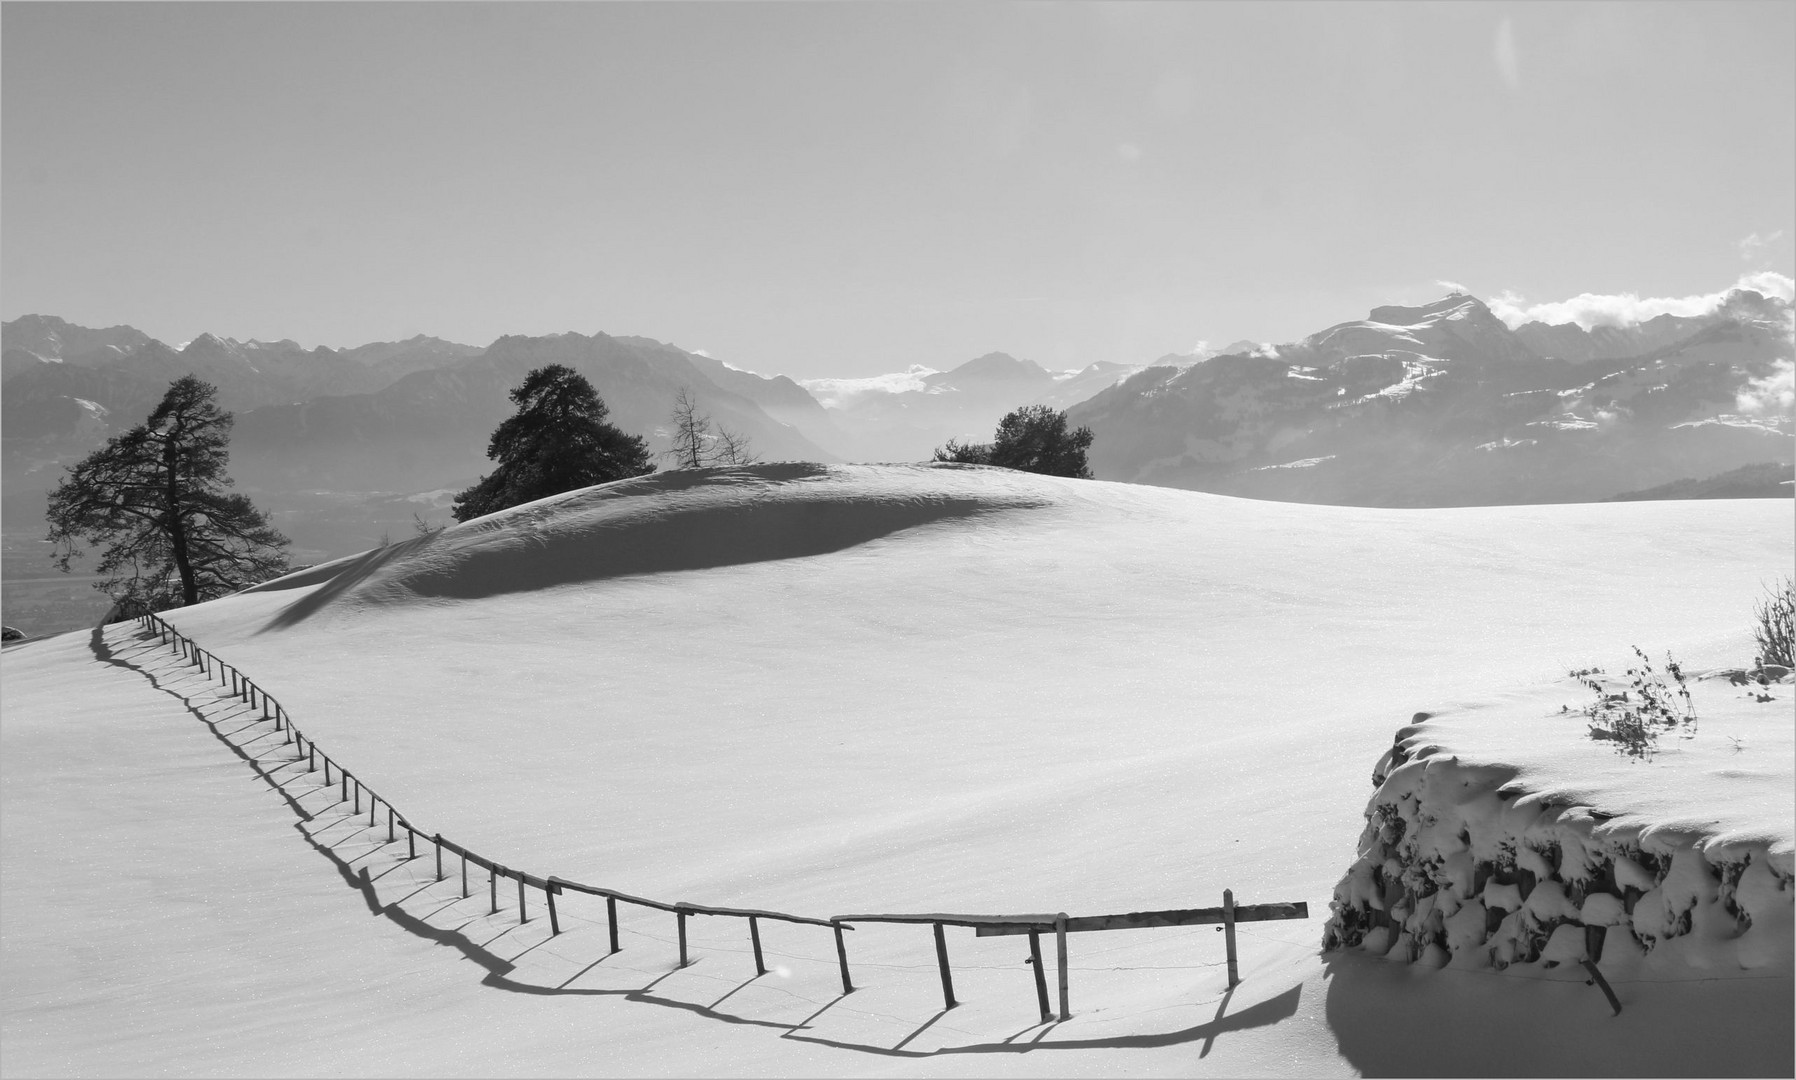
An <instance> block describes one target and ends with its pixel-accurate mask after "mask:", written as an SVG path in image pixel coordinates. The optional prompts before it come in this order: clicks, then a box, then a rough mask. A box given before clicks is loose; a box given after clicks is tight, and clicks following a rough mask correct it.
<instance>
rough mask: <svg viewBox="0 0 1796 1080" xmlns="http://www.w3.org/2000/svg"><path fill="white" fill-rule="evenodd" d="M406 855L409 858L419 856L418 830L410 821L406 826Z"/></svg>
mask: <svg viewBox="0 0 1796 1080" xmlns="http://www.w3.org/2000/svg"><path fill="white" fill-rule="evenodd" d="M405 857H406V858H408V859H415V858H417V857H418V830H416V829H414V828H412V826H411V823H410V822H407V823H406V826H405Z"/></svg>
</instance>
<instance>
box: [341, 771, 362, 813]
mask: <svg viewBox="0 0 1796 1080" xmlns="http://www.w3.org/2000/svg"><path fill="white" fill-rule="evenodd" d="M337 780H338V782H339V784H340V785H341V792H340V794H338V796H337V801H338V802H348V801H349V774H348V773H346V772H344V771H343V766H341V765H339V766H337ZM361 809H362V807H361V805H360V804H359V803H358V804H357V805H356V812H357V813H360V812H361Z"/></svg>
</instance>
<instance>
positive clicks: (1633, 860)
mask: <svg viewBox="0 0 1796 1080" xmlns="http://www.w3.org/2000/svg"><path fill="white" fill-rule="evenodd" d="M1732 675H1733V677H1732V678H1729V677H1728V676H1727V675H1724V674H1719V673H1717V674H1712V675H1711V676H1710V677H1709V678H1706V679H1702V680H1699V681H1698V683H1697V685H1696V687H1695V692H1694V694H1693V700H1694V704H1695V711H1696V714H1697V716H1698V719H1699V727H1698V728H1697V729H1696V730H1695V731H1691V732H1688V735H1689V738H1688V739H1680V738H1679V736H1678V734H1677V733H1676V732H1675V731H1667V732H1666V733H1665V734H1664V735H1663V736H1662V737H1661V738H1662V740H1663V741H1662V744H1661V746H1660V749H1659V751H1658V753H1656V754H1654V755H1653V757H1652V758H1651V760H1649V761H1642V760H1633V759H1630V758H1628V757H1627V756H1625V755H1618V754H1616V753H1615V752H1613V751H1611V750H1610V749H1609V747H1608V744H1606V743H1603V742H1597V741H1594V740H1583V741H1580V739H1579V736H1580V735H1581V734H1582V732H1581V730H1580V729H1581V728H1582V726H1583V725H1582V724H1581V723H1580V721H1582V719H1583V717H1582V715H1581V714H1580V713H1578V712H1576V711H1571V712H1569V713H1568V712H1565V711H1562V710H1561V709H1552V708H1549V707H1545V701H1544V700H1543V699H1542V698H1541V697H1540V696H1538V695H1537V696H1532V697H1526V698H1523V699H1522V700H1519V701H1513V702H1507V703H1505V704H1504V705H1503V706H1502V707H1500V708H1496V709H1492V710H1489V711H1488V712H1484V713H1481V714H1477V715H1468V714H1460V715H1448V716H1445V717H1442V718H1439V719H1435V718H1427V719H1421V722H1419V723H1416V724H1412V725H1411V726H1409V727H1406V728H1404V729H1402V731H1400V732H1399V733H1398V737H1397V743H1396V745H1395V746H1394V747H1393V748H1392V749H1391V750H1390V751H1388V752H1387V753H1386V754H1385V756H1384V757H1383V758H1382V759H1380V761H1379V763H1378V766H1377V767H1376V769H1375V770H1374V773H1373V781H1374V783H1375V784H1376V785H1377V792H1376V794H1374V795H1373V797H1372V801H1371V803H1370V804H1369V805H1368V806H1367V808H1366V828H1365V831H1364V833H1362V835H1361V837H1360V849H1359V859H1358V860H1357V861H1355V862H1354V864H1353V866H1352V868H1351V869H1350V870H1349V871H1348V873H1347V875H1346V876H1345V877H1344V878H1343V879H1342V880H1341V882H1340V884H1339V885H1337V886H1336V887H1335V895H1334V900H1333V901H1332V904H1331V907H1332V909H1333V917H1332V918H1331V919H1330V920H1329V924H1328V927H1327V929H1326V931H1325V932H1324V944H1325V946H1327V947H1329V948H1340V947H1349V946H1356V947H1358V948H1360V949H1363V950H1364V951H1366V952H1368V953H1372V954H1374V955H1380V956H1382V955H1387V954H1388V955H1392V956H1394V957H1398V958H1401V959H1407V960H1412V961H1417V962H1420V963H1422V964H1424V965H1426V966H1430V967H1441V966H1443V965H1447V964H1452V965H1455V966H1460V967H1465V968H1472V969H1478V968H1495V969H1498V970H1503V969H1506V968H1509V967H1510V966H1511V965H1518V964H1520V965H1530V964H1539V965H1541V966H1542V967H1544V968H1552V967H1556V966H1558V965H1562V964H1568V963H1578V962H1581V961H1585V960H1589V961H1593V962H1599V963H1600V965H1601V967H1602V969H1603V970H1604V971H1605V972H1606V973H1608V974H1610V975H1612V976H1618V977H1621V978H1627V979H1642V978H1661V979H1663V978H1678V977H1690V976H1691V973H1692V972H1700V973H1702V974H1705V975H1710V976H1718V977H1738V978H1765V977H1769V978H1775V979H1788V978H1789V977H1790V974H1791V969H1792V954H1791V949H1792V899H1793V898H1796V890H1793V889H1792V877H1793V873H1792V871H1793V869H1796V865H1793V863H1796V851H1793V849H1792V844H1791V838H1792V836H1793V835H1796V829H1793V828H1792V824H1791V821H1790V816H1791V789H1792V784H1793V783H1796V774H1793V768H1792V763H1793V762H1796V740H1793V738H1792V727H1793V725H1792V721H1791V715H1790V698H1791V685H1790V682H1789V676H1788V675H1785V676H1784V679H1783V681H1782V682H1780V683H1767V684H1765V685H1760V684H1758V683H1753V682H1750V681H1748V680H1747V679H1745V678H1744V677H1743V673H1740V672H1738V671H1736V672H1734V673H1732ZM1607 681H1614V680H1607ZM1742 685H1744V686H1745V687H1746V689H1744V690H1742V688H1741V687H1742ZM1560 689H1561V691H1562V693H1563V694H1564V696H1565V697H1569V698H1572V699H1573V700H1576V697H1577V694H1578V691H1584V695H1583V696H1585V697H1588V696H1589V691H1588V690H1586V689H1585V687H1584V686H1582V685H1581V684H1579V683H1578V682H1577V681H1576V680H1568V681H1567V682H1566V683H1565V684H1564V685H1563V686H1562V687H1561V688H1560ZM1604 689H1605V691H1610V690H1618V689H1619V683H1617V684H1616V686H1614V687H1610V686H1605V687H1604ZM1422 717H1427V714H1422ZM1543 748H1544V750H1543Z"/></svg>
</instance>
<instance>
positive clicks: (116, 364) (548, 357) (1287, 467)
mask: <svg viewBox="0 0 1796 1080" xmlns="http://www.w3.org/2000/svg"><path fill="white" fill-rule="evenodd" d="M0 331H3V332H0V338H3V341H0V346H3V361H4V384H3V389H0V435H3V440H0V443H3V448H4V454H3V457H0V463H3V466H4V486H5V500H4V502H5V516H6V520H7V523H8V527H9V531H10V530H15V529H21V528H25V527H29V528H32V529H35V528H36V527H37V523H38V522H39V521H40V520H41V515H42V509H43V493H44V492H45V491H46V490H47V489H48V488H49V487H50V486H51V485H52V484H54V483H55V482H56V480H57V479H59V478H60V476H61V474H62V471H63V469H64V467H66V466H67V465H68V464H70V463H72V462H73V461H75V460H78V459H79V458H80V457H81V456H82V455H85V454H86V453H88V452H90V451H91V450H92V449H94V448H95V447H96V446H98V445H99V444H100V443H101V442H103V441H104V439H105V438H107V437H108V436H110V435H114V434H117V433H118V432H120V431H122V430H124V429H125V428H127V427H129V426H131V425H132V424H135V423H137V422H139V421H140V420H141V419H142V418H143V417H144V416H145V415H147V414H148V412H149V411H150V410H151V409H152V408H153V407H154V405H155V403H156V402H157V400H159V398H160V397H161V395H162V393H163V391H164V390H165V389H166V387H167V385H168V383H169V382H170V381H171V380H173V379H174V378H177V377H179V376H180V375H183V374H187V373H189V372H192V373H194V374H197V375H199V376H200V377H201V378H204V379H206V380H207V381H209V382H212V383H214V384H215V385H217V386H218V388H219V396H220V400H221V403H222V404H223V405H224V407H225V408H227V409H230V410H232V411H233V412H234V413H235V414H236V418H237V423H236V428H235V431H234V434H233V439H232V446H231V450H232V462H231V471H232V474H233V475H234V476H235V477H236V478H237V479H238V480H239V482H240V483H241V485H242V487H243V488H244V489H245V490H247V491H248V492H250V493H251V494H252V495H253V496H254V497H256V498H257V500H258V502H259V503H261V504H262V505H265V506H266V507H268V508H269V509H270V510H271V512H273V514H274V516H275V518H276V521H277V523H278V524H280V525H281V527H282V528H283V529H285V530H286V531H287V532H288V533H289V535H291V536H292V537H293V538H294V540H295V542H296V545H297V546H298V547H300V548H302V549H304V550H305V552H306V553H307V554H309V555H311V556H313V557H325V556H335V555H341V554H346V553H349V552H352V551H355V550H360V549H361V548H363V547H366V546H368V545H370V544H372V543H375V542H378V540H379V539H380V538H381V537H382V536H383V535H385V534H390V532H391V530H393V529H395V528H400V529H405V528H409V527H410V525H411V524H412V520H411V517H410V515H411V514H412V513H414V512H416V513H419V514H420V516H421V517H422V518H424V519H425V520H427V521H435V522H438V523H440V522H441V520H443V519H444V518H445V517H446V508H447V504H448V498H449V495H450V494H452V493H453V491H454V490H456V489H457V488H459V487H461V486H465V485H466V484H468V483H470V482H472V481H473V480H474V479H475V478H476V477H478V476H479V475H480V474H481V473H483V472H485V471H487V470H488V469H489V468H490V465H491V463H490V462H489V461H488V460H487V459H486V457H485V451H486V439H487V435H488V434H489V433H490V432H491V430H492V429H493V427H494V426H496V425H497V424H498V422H499V421H500V420H502V419H503V418H504V417H505V416H506V415H508V414H509V413H510V411H511V404H510V402H509V400H508V398H507V391H508V390H509V389H510V388H511V387H512V386H515V385H516V384H517V383H518V382H519V381H520V380H521V379H522V377H523V375H524V374H525V373H526V372H527V371H528V370H529V369H531V368H533V367H537V366H541V365H543V364H547V363H562V364H566V365H568V366H570V367H573V368H574V369H575V370H577V371H579V372H581V373H582V374H583V375H585V376H586V377H587V378H588V379H590V380H591V381H592V383H593V385H594V387H595V388H596V389H597V390H598V391H599V394H600V396H601V397H602V398H603V399H604V400H605V402H606V403H607V405H608V406H609V407H610V409H611V420H612V422H614V423H616V424H618V425H619V426H620V427H622V428H624V429H625V430H627V431H631V432H634V433H637V434H641V435H643V436H645V437H646V438H648V440H649V442H650V445H651V448H652V449H655V450H657V451H659V450H664V449H665V448H666V447H667V446H668V444H669V443H668V416H669V414H670V412H671V411H672V407H673V400H674V396H675V395H676V394H677V393H678V392H679V391H680V390H681V389H682V388H684V389H689V390H691V391H692V392H693V394H694V396H695V397H696V398H697V400H698V404H699V407H700V410H701V411H702V412H705V413H708V414H710V415H711V417H712V418H713V420H714V421H716V422H717V423H719V424H721V425H722V426H724V427H727V428H730V429H731V430H732V431H735V432H737V433H739V434H742V435H745V436H747V437H748V438H749V440H750V442H751V445H752V449H753V450H754V451H755V452H756V453H758V454H759V455H760V456H761V457H762V458H764V459H767V460H780V459H802V460H809V461H821V462H830V461H841V460H850V461H881V460H892V461H904V460H910V461H914V460H919V459H923V458H927V457H928V456H929V454H930V451H931V450H932V448H934V447H936V446H939V445H941V444H942V443H944V442H946V441H947V440H948V439H949V438H961V439H984V438H989V437H990V433H991V431H992V430H993V428H994V426H995V425H996V423H997V420H998V418H999V417H1001V416H1002V415H1003V414H1004V413H1006V412H1009V411H1010V410H1012V409H1014V408H1016V407H1018V406H1020V405H1025V404H1037V403H1040V404H1047V405H1050V406H1052V407H1054V408H1057V409H1065V410H1067V411H1068V415H1069V419H1070V420H1071V421H1072V423H1074V424H1083V425H1086V426H1089V427H1090V428H1091V429H1092V431H1093V433H1094V435H1095V440H1094V442H1093V445H1092V449H1091V465H1092V469H1093V471H1094V473H1095V474H1096V475H1097V477H1098V478H1100V479H1109V480H1122V481H1129V482H1135V483H1147V484H1158V485H1166V486H1173V487H1183V488H1195V489H1202V490H1208V491H1215V492H1220V493H1224V494H1231V495H1243V496H1252V497H1258V498H1274V499H1285V500H1294V501H1304V502H1327V503H1344V504H1360V505H1378V506H1448V505H1469V504H1489V503H1512V502H1554V501H1583V500H1598V499H1604V498H1609V497H1612V496H1615V495H1618V494H1621V493H1626V492H1634V491H1640V490H1644V489H1652V488H1655V487H1657V486H1659V485H1665V484H1668V483H1671V482H1673V481H1677V480H1680V479H1686V478H1698V479H1700V478H1702V477H1705V476H1710V475H1713V474H1716V473H1721V472H1726V471H1728V470H1731V469H1736V468H1739V467H1740V466H1743V465H1748V464H1755V463H1766V462H1770V463H1775V464H1777V465H1781V466H1786V467H1787V466H1789V464H1790V463H1791V461H1792V457H1793V455H1792V449H1791V448H1792V431H1793V424H1792V418H1791V406H1790V399H1789V378H1790V370H1791V363H1792V351H1793V350H1792V344H1791V343H1792V331H1791V306H1790V304H1789V302H1787V301H1784V300H1782V299H1779V298H1776V297H1768V296H1765V295H1762V294H1760V293H1757V292H1752V291H1749V290H1744V289H1737V290H1735V291H1733V292H1730V293H1728V294H1726V295H1725V297H1724V299H1723V300H1722V302H1720V303H1718V304H1716V305H1715V306H1714V308H1713V310H1711V311H1709V312H1707V313H1705V314H1701V315H1661V316H1659V317H1657V318H1653V319H1648V320H1645V321H1641V322H1638V323H1634V324H1629V325H1616V326H1594V327H1583V326H1580V325H1578V324H1576V323H1565V324H1554V325H1548V324H1545V323H1538V322H1536V323H1527V324H1524V325H1520V326H1516V327H1514V328H1511V327H1510V326H1509V325H1508V324H1506V323H1505V322H1504V321H1503V320H1501V319H1499V318H1498V317H1497V316H1496V315H1494V314H1493V313H1492V311H1491V309H1490V308H1489V307H1487V306H1486V305H1485V304H1484V303H1483V302H1481V301H1480V300H1478V299H1477V298H1475V297H1472V296H1469V295H1466V294H1463V293H1453V294H1450V295H1448V296H1445V297H1443V298H1441V299H1439V300H1436V301H1434V302H1432V303H1428V304H1423V305H1419V306H1415V307H1397V306H1390V307H1381V308H1377V309H1375V310H1373V311H1372V312H1370V314H1369V315H1368V317H1367V318H1365V319H1362V320H1355V321H1350V322H1344V323H1339V324H1337V325H1334V326H1331V327H1328V328H1327V329H1324V330H1321V331H1319V332H1317V333H1315V334H1311V335H1310V336H1308V337H1305V338H1303V339H1301V340H1299V341H1296V342H1291V343H1288V344H1282V345H1270V344H1263V345H1256V344H1254V343H1252V342H1245V341H1242V342H1236V343H1234V344H1232V345H1230V346H1226V347H1225V348H1224V349H1223V350H1221V351H1220V352H1214V351H1212V350H1207V349H1205V350H1200V351H1198V352H1195V353H1192V354H1189V355H1169V356H1164V357H1161V358H1159V359H1157V360H1153V361H1150V362H1147V363H1143V364H1141V365H1124V364H1117V363H1109V362H1104V363H1094V364H1091V365H1089V366H1087V367H1085V368H1084V369H1082V370H1078V371H1068V372H1053V371H1049V370H1047V369H1045V368H1043V367H1042V366H1041V365H1039V364H1036V363H1034V362H1032V361H1029V360H1026V359H1019V358H1017V357H1014V356H1011V355H1009V354H1006V353H1003V352H989V353H986V354H984V355H981V356H978V357H975V358H973V359H971V360H968V361H966V362H964V363H962V364H960V365H958V366H956V367H953V368H951V369H949V370H946V371H939V370H935V369H931V368H927V367H922V366H917V367H913V368H912V369H911V370H910V371H908V372H904V373H900V374H895V375H888V376H880V377H875V378H868V379H813V380H807V381H805V382H803V383H800V382H798V381H795V380H793V379H790V378H787V377H785V376H783V375H774V376H766V375H760V374H756V373H753V372H749V371H743V370H740V369H738V368H735V367H732V366H730V365H729V364H727V363H724V362H723V361H721V360H717V359H714V358H712V357H711V356H708V355H706V354H704V353H697V352H690V351H687V350H685V349H681V348H679V347H677V346H675V345H671V344H667V343H663V342H660V341H656V340H653V339H650V338H645V337H628V336H615V337H614V336H611V335H608V334H604V333H594V334H592V335H590V336H589V335H586V334H581V333H577V332H568V333H563V334H553V335H545V336H521V335H510V336H506V337H502V338H500V339H498V340H497V341H494V342H493V343H492V344H490V345H488V346H486V347H484V348H482V347H479V346H473V345H465V344H459V343H456V342H451V341H445V340H443V339H440V338H435V337H427V336H423V335H420V336H417V337H413V338H410V339H407V340H405V341H395V342H374V343H370V344H366V345H362V346H358V347H355V348H349V349H330V348H325V347H317V348H312V349H306V348H304V347H302V346H300V345H299V344H297V343H296V342H294V341H291V340H278V341H257V340H251V341H236V340H233V339H230V338H223V337H218V336H215V335H212V334H202V335H200V336H199V337H198V338H195V339H194V340H192V341H189V342H185V343H182V344H180V345H178V346H171V345H168V344H166V343H163V342H161V341H158V340H156V339H154V338H152V337H150V336H149V335H147V334H145V333H143V332H142V331H140V330H137V329H135V328H133V327H129V326H113V327H107V328H104V329H94V328H88V327H82V326H77V325H74V324H71V323H68V322H66V321H64V320H62V319H59V318H56V317H53V316H47V315H27V316H23V317H21V318H18V319H16V320H13V321H12V322H8V323H5V324H4V325H3V328H0ZM1780 380H1781V381H1780Z"/></svg>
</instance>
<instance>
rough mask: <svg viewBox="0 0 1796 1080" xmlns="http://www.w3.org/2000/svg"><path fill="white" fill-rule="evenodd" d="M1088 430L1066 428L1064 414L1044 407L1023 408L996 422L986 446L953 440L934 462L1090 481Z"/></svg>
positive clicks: (942, 448)
mask: <svg viewBox="0 0 1796 1080" xmlns="http://www.w3.org/2000/svg"><path fill="white" fill-rule="evenodd" d="M1091 438H1092V436H1091V429H1090V428H1087V427H1082V428H1078V429H1077V430H1074V431H1068V430H1067V429H1066V413H1064V412H1059V411H1057V410H1055V409H1053V408H1052V407H1050V406H1047V405H1025V406H1023V407H1022V408H1020V409H1014V410H1012V411H1011V412H1010V413H1009V414H1007V415H1006V416H1005V417H1004V419H1002V420H1000V421H998V433H997V437H996V438H995V439H993V440H992V441H991V442H989V443H963V442H957V441H956V440H954V439H949V440H948V445H946V446H943V447H939V448H937V450H936V452H935V460H937V461H959V462H964V463H966V464H971V465H999V466H1002V467H1004V468H1006V469H1018V470H1021V471H1023V472H1032V473H1041V474H1042V475H1044V476H1071V477H1077V478H1078V479H1081V480H1090V479H1091V468H1090V466H1089V465H1088V464H1086V461H1085V451H1086V450H1088V449H1090V447H1091Z"/></svg>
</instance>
